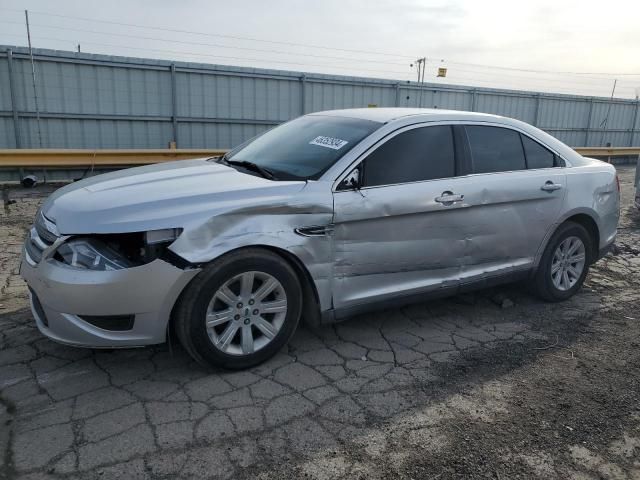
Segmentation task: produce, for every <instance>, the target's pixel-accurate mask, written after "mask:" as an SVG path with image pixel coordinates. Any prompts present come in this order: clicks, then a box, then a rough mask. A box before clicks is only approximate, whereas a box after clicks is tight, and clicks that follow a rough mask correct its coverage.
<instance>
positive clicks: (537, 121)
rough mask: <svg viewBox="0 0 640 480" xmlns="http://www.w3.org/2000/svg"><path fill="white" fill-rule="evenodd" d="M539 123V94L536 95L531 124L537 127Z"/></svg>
mask: <svg viewBox="0 0 640 480" xmlns="http://www.w3.org/2000/svg"><path fill="white" fill-rule="evenodd" d="M539 124H540V94H539V93H538V94H537V95H536V111H535V115H534V117H533V126H534V127H537V126H538V125H539Z"/></svg>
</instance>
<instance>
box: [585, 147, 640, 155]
mask: <svg viewBox="0 0 640 480" xmlns="http://www.w3.org/2000/svg"><path fill="white" fill-rule="evenodd" d="M574 150H575V151H576V152H578V153H579V154H580V155H582V156H584V157H626V156H634V155H640V147H577V148H574Z"/></svg>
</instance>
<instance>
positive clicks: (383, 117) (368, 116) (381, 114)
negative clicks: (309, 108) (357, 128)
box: [310, 107, 511, 123]
mask: <svg viewBox="0 0 640 480" xmlns="http://www.w3.org/2000/svg"><path fill="white" fill-rule="evenodd" d="M310 115H326V116H333V117H350V118H359V119H362V120H371V121H374V122H381V123H389V122H391V121H393V120H398V119H401V118H405V117H410V116H420V117H422V118H424V117H429V120H437V119H442V120H444V119H449V120H452V119H456V120H464V119H468V120H482V119H485V120H488V121H497V120H501V121H507V123H508V121H509V120H511V119H509V118H507V117H501V116H498V115H491V114H488V113H479V112H465V111H461V110H444V109H440V108H402V107H395V108H378V107H375V108H348V109H343V110H326V111H324V112H315V113H311V114H310Z"/></svg>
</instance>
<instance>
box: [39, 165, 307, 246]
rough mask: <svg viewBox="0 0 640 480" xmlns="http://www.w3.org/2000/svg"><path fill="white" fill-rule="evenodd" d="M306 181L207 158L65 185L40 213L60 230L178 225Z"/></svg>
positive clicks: (268, 199) (283, 194) (286, 195)
mask: <svg viewBox="0 0 640 480" xmlns="http://www.w3.org/2000/svg"><path fill="white" fill-rule="evenodd" d="M305 185H306V182H300V181H297V182H279V181H278V182H277V181H271V180H267V179H265V178H261V177H257V176H253V175H249V174H246V173H241V172H239V171H237V170H235V169H233V168H231V167H228V166H225V165H221V164H218V163H215V162H211V161H207V160H206V159H198V160H186V161H184V160H183V161H176V162H168V163H163V164H156V165H149V166H144V167H137V168H130V169H125V170H119V171H116V172H112V173H107V174H104V175H97V176H95V177H91V178H88V179H85V180H81V181H79V182H75V183H72V184H69V185H67V186H65V187H63V188H61V189H59V190H57V191H56V192H55V193H54V194H53V195H51V196H50V197H49V198H48V199H47V201H46V202H45V204H44V206H43V207H42V212H43V213H44V215H45V216H46V217H47V218H49V219H50V220H52V221H53V222H55V224H56V226H57V228H58V231H59V232H60V233H61V234H63V235H71V234H89V233H125V232H135V231H146V230H153V229H161V228H178V227H184V226H186V225H188V224H189V223H190V222H198V220H202V219H203V218H210V217H211V216H213V215H216V214H218V213H222V212H226V211H229V210H234V209H242V208H248V207H252V206H256V205H261V204H271V205H273V204H286V203H289V202H290V200H291V196H292V195H295V194H296V193H298V192H299V191H300V190H302V189H303V188H304V186H305Z"/></svg>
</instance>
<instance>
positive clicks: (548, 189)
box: [540, 180, 562, 192]
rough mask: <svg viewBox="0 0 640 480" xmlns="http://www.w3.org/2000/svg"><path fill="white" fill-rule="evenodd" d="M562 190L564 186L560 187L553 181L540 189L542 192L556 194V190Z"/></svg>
mask: <svg viewBox="0 0 640 480" xmlns="http://www.w3.org/2000/svg"><path fill="white" fill-rule="evenodd" d="M561 188H562V185H560V184H559V183H553V182H552V181H551V180H549V181H547V182H545V184H544V185H543V186H541V187H540V190H544V191H545V192H554V191H556V190H560V189H561Z"/></svg>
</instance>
